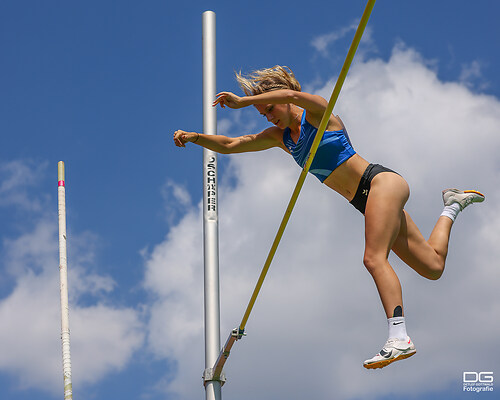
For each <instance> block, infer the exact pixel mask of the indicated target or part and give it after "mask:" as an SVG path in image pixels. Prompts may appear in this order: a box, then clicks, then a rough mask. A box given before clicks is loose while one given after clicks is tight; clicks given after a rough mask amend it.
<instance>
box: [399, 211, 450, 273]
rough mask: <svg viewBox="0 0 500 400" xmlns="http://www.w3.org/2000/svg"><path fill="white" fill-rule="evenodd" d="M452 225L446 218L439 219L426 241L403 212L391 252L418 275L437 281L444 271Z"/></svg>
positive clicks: (408, 216)
mask: <svg viewBox="0 0 500 400" xmlns="http://www.w3.org/2000/svg"><path fill="white" fill-rule="evenodd" d="M452 225H453V222H452V221H451V219H449V218H448V217H439V219H438V221H437V223H436V225H435V226H434V229H433V231H432V233H431V236H430V237H429V240H428V241H426V240H425V239H424V237H423V236H422V234H421V233H420V231H419V229H418V227H417V225H416V224H415V223H414V222H413V220H412V219H411V217H410V215H409V214H408V213H407V212H406V211H404V213H403V215H402V217H401V229H400V230H399V234H398V236H397V238H396V240H395V241H394V244H393V246H392V250H393V251H394V253H396V254H397V255H398V257H399V258H400V259H401V260H402V261H403V262H405V263H406V264H407V265H408V266H410V267H411V268H413V269H414V270H415V271H416V272H417V273H419V274H420V275H422V276H424V277H425V278H428V279H433V280H435V279H439V277H441V275H442V274H443V271H444V265H445V260H446V255H447V254H448V242H449V239H450V231H451V226H452Z"/></svg>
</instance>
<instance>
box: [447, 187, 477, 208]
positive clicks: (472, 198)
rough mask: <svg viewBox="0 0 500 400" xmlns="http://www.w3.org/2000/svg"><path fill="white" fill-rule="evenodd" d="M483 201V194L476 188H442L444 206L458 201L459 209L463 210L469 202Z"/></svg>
mask: <svg viewBox="0 0 500 400" xmlns="http://www.w3.org/2000/svg"><path fill="white" fill-rule="evenodd" d="M483 201H484V195H483V194H482V193H480V192H478V191H476V190H458V189H445V190H443V202H444V205H445V206H449V205H452V204H453V203H458V204H459V205H460V209H461V210H463V209H464V208H465V207H467V206H468V205H469V204H471V203H481V202H483Z"/></svg>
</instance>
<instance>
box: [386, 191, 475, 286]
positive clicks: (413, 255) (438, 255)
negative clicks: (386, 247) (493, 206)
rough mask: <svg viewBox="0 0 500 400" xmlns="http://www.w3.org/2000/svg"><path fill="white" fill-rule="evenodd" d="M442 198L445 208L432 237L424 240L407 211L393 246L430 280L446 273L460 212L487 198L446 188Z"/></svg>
mask: <svg viewBox="0 0 500 400" xmlns="http://www.w3.org/2000/svg"><path fill="white" fill-rule="evenodd" d="M443 201H444V204H445V209H444V211H443V214H441V216H440V217H439V219H438V221H437V223H436V225H435V226H434V229H433V230H432V233H431V235H430V237H429V240H427V241H426V240H425V239H424V237H423V236H422V234H421V233H420V231H419V230H418V228H417V225H415V223H414V222H413V220H412V219H411V217H410V215H409V214H408V213H407V212H405V213H404V214H403V217H402V219H401V229H400V231H399V235H398V237H397V238H396V240H395V242H394V245H393V247H392V250H393V251H394V252H395V253H396V254H397V255H398V256H399V258H401V260H403V261H404V262H405V263H406V264H408V265H409V266H410V267H411V268H413V269H414V270H415V271H416V272H418V273H419V274H420V275H422V276H424V277H426V278H428V279H439V277H441V275H442V274H443V271H444V266H445V261H446V256H447V254H448V243H449V240H450V232H451V227H452V226H453V221H454V220H455V218H456V216H457V214H458V212H460V211H461V210H463V209H464V208H465V207H467V206H468V205H470V204H472V203H479V202H482V201H484V195H483V194H481V193H479V192H477V191H475V190H466V191H461V190H457V189H447V190H444V191H443ZM448 208H450V209H448Z"/></svg>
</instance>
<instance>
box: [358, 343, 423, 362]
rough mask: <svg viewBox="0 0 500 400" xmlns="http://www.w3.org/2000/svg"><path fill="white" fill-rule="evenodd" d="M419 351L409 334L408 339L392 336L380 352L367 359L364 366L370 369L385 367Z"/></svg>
mask: <svg viewBox="0 0 500 400" xmlns="http://www.w3.org/2000/svg"><path fill="white" fill-rule="evenodd" d="M416 352H417V350H415V345H414V344H413V342H412V341H411V339H410V338H409V337H408V336H407V337H406V340H401V339H396V338H390V339H388V340H387V343H386V344H385V345H384V347H383V348H382V350H380V353H378V354H377V355H376V356H375V357H373V358H370V359H369V360H366V361H365V362H364V363H363V367H365V368H368V369H375V368H384V367H385V366H387V365H389V364H390V363H392V362H394V361H399V360H404V359H405V358H408V357H411V356H412V355H414V354H415V353H416Z"/></svg>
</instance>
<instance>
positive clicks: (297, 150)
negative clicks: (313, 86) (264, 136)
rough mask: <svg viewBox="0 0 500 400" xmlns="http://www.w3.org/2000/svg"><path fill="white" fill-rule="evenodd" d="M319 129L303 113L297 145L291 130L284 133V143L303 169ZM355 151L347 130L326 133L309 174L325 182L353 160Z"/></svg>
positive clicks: (288, 129) (287, 129)
mask: <svg viewBox="0 0 500 400" xmlns="http://www.w3.org/2000/svg"><path fill="white" fill-rule="evenodd" d="M316 132H318V128H315V127H314V126H312V125H311V124H310V123H309V122H307V120H306V112H305V110H304V112H303V113H302V121H301V123H300V136H299V140H298V141H297V143H295V142H294V141H293V139H292V137H291V135H290V128H288V127H287V128H285V130H284V131H283V143H284V144H285V146H286V147H287V148H288V150H289V151H290V153H291V154H292V156H293V158H294V159H295V161H296V162H297V164H299V165H300V166H301V167H302V168H304V165H305V163H306V159H307V155H308V154H309V150H310V149H311V145H312V143H313V141H314V137H315V136H316ZM354 154H356V152H355V151H354V149H353V147H352V144H351V141H350V139H349V136H348V134H347V131H346V129H345V128H344V129H342V130H340V131H325V133H324V135H323V138H322V139H321V142H320V143H319V147H318V150H317V151H316V155H315V156H314V160H313V162H312V164H311V168H310V169H309V172H310V173H311V174H313V175H314V176H315V177H316V178H318V179H319V180H320V181H321V182H323V181H324V180H325V179H326V178H327V177H328V176H329V175H330V174H331V173H332V171H334V170H335V169H336V168H337V167H338V166H339V165H340V164H342V163H343V162H345V161H347V160H348V159H349V158H351V157H352V156H353V155H354Z"/></svg>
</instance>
